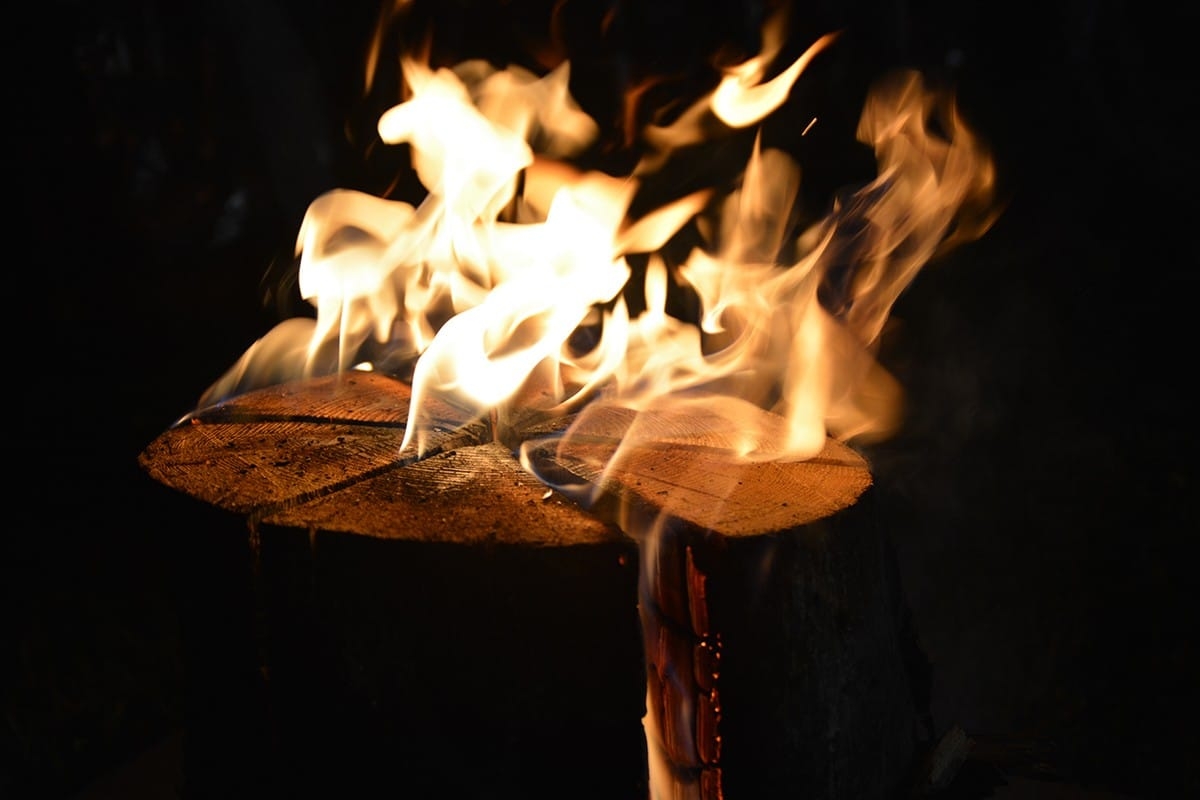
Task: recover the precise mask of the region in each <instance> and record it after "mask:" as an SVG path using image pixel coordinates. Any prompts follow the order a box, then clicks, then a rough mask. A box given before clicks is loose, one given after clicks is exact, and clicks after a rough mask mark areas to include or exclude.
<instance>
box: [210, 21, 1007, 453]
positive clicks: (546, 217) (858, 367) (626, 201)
mask: <svg viewBox="0 0 1200 800" xmlns="http://www.w3.org/2000/svg"><path fill="white" fill-rule="evenodd" d="M780 30H781V28H780V25H779V22H778V20H775V21H772V22H771V23H769V24H768V25H767V26H766V27H765V28H764V31H763V42H764V48H763V51H762V53H761V54H760V55H759V56H757V57H755V58H753V59H750V60H748V61H746V62H743V63H742V64H739V65H736V66H734V67H731V68H729V69H728V70H727V72H726V75H725V78H724V79H723V80H722V81H721V82H720V84H719V86H718V87H717V88H716V89H715V90H714V91H713V92H712V94H710V95H709V96H707V97H704V98H702V99H701V100H699V101H698V102H696V103H695V104H694V105H693V106H692V107H691V108H690V109H689V110H688V111H686V112H685V113H684V114H682V115H680V116H679V117H678V118H677V119H676V120H675V122H673V123H672V124H671V125H669V126H650V127H649V128H647V129H646V130H645V131H644V140H645V142H646V143H647V145H648V146H647V150H646V155H645V156H644V157H643V158H642V159H641V161H640V162H639V163H638V164H637V166H636V168H635V169H634V170H633V171H632V173H631V174H629V175H623V176H614V175H609V174H606V173H601V172H596V171H590V172H589V171H583V170H580V169H578V168H576V167H575V166H573V165H572V158H573V157H574V156H576V155H578V154H579V153H581V152H582V151H583V150H584V149H585V148H586V147H587V146H588V145H589V144H591V143H592V142H593V141H594V140H595V138H596V137H597V135H598V132H599V128H598V126H597V124H596V122H595V121H594V120H593V119H592V118H591V117H589V116H588V115H587V114H586V113H585V112H584V111H583V110H582V109H581V108H580V107H579V106H578V105H577V104H576V103H575V101H574V100H573V99H572V97H571V95H570V92H569V88H568V86H569V84H568V81H569V69H570V65H569V63H568V62H562V63H561V64H559V65H558V66H557V67H555V68H554V69H553V70H551V71H549V72H548V73H547V74H546V75H544V76H536V75H534V74H532V73H530V72H528V71H526V70H524V69H521V68H519V67H509V68H507V69H503V70H500V69H496V68H494V67H492V66H491V65H490V64H488V63H486V62H483V61H466V62H463V63H460V64H458V65H457V66H455V67H453V68H445V67H442V68H436V69H435V68H432V67H430V66H428V65H426V64H424V63H422V62H420V61H418V60H417V59H414V58H410V57H406V58H405V60H404V61H403V64H402V70H403V76H404V79H405V83H406V84H407V89H408V92H409V97H408V98H407V99H406V100H404V101H403V102H401V103H399V104H397V105H395V106H394V107H393V108H391V109H389V110H388V111H387V112H386V113H384V114H383V115H382V117H381V118H380V119H379V122H378V131H379V135H380V138H381V139H382V141H383V142H385V143H387V144H391V145H401V144H404V145H408V146H409V147H410V149H411V154H412V166H413V169H414V171H415V174H416V176H417V177H418V178H419V180H420V182H421V184H422V185H423V186H424V187H425V189H426V190H427V194H426V195H425V197H424V198H422V199H420V201H419V202H418V203H417V204H415V205H414V204H412V203H409V202H406V201H403V200H391V199H384V198H381V197H376V196H373V195H369V194H366V193H363V192H359V191H353V190H336V191H331V192H329V193H327V194H325V195H323V196H321V197H318V198H317V199H316V200H315V201H314V202H313V203H312V204H311V206H310V207H309V209H308V212H307V214H306V216H305V218H304V220H303V222H302V224H301V226H300V230H299V234H298V238H297V248H296V252H297V256H298V258H299V262H300V272H299V288H300V292H301V294H302V296H303V298H304V299H306V300H307V301H308V302H309V303H311V304H312V306H313V307H314V308H315V311H316V314H315V318H313V319H310V318H297V319H291V320H287V321H285V322H283V323H281V324H280V325H278V326H277V327H276V328H275V329H273V330H271V331H270V332H269V333H268V334H267V335H266V336H264V337H263V338H262V339H260V340H259V341H258V342H256V343H255V344H254V345H253V346H252V347H250V348H249V350H248V351H247V352H246V353H245V355H244V356H243V357H242V358H241V359H240V360H239V362H238V363H237V364H236V365H234V366H233V367H232V368H231V369H230V370H229V371H228V372H227V373H226V374H225V375H224V376H222V377H221V378H220V379H219V380H218V381H216V382H215V383H214V384H213V385H212V386H211V387H210V388H209V389H208V390H207V391H206V392H205V393H204V395H203V397H202V398H201V405H209V404H213V403H216V402H219V401H220V400H221V399H223V398H225V397H228V396H230V395H233V394H237V393H240V392H242V391H245V390H247V389H250V388H255V387H258V386H262V385H265V384H270V383H274V382H278V381H281V380H284V379H288V378H299V377H304V376H311V375H317V374H329V373H332V372H336V371H341V370H346V369H350V368H359V369H381V370H387V371H393V372H406V373H407V372H408V371H411V379H412V383H413V403H412V406H411V411H410V420H409V423H410V424H409V425H408V427H407V429H406V435H405V438H404V441H403V443H402V447H405V448H407V447H416V448H418V450H419V448H420V447H421V441H422V436H421V432H422V402H423V401H424V400H425V399H427V398H429V397H430V396H434V395H440V396H444V397H449V398H452V399H453V400H455V401H456V402H458V403H460V404H464V405H465V406H466V407H467V408H469V409H471V410H473V411H474V412H476V413H478V414H480V415H483V414H486V413H493V414H494V413H496V410H497V409H498V408H502V407H503V406H504V404H505V403H506V402H507V401H510V400H511V399H512V398H514V397H516V396H518V395H520V396H522V397H526V398H529V397H538V398H543V399H542V400H541V401H540V402H542V404H543V405H545V406H547V408H546V410H547V411H551V412H553V411H567V410H578V409H579V408H582V409H583V413H582V414H581V415H580V417H579V421H578V422H577V423H576V425H586V424H587V418H588V416H589V414H591V413H594V412H593V411H592V409H598V408H601V407H603V406H604V405H611V404H616V405H618V406H620V407H623V408H626V409H631V410H634V411H647V410H651V409H656V410H658V411H662V410H664V409H674V410H675V411H680V410H684V409H687V408H689V407H691V408H695V409H702V410H703V412H704V415H703V416H704V417H705V418H708V419H719V420H722V421H723V423H722V424H723V425H724V426H725V427H726V436H725V441H728V442H729V446H730V447H731V448H733V449H735V450H736V451H737V452H738V453H739V454H740V455H742V456H744V457H746V458H751V459H773V460H774V459H804V458H808V457H811V456H812V455H814V454H815V453H817V452H818V451H819V450H820V448H821V446H822V444H823V442H824V441H825V438H826V436H827V435H832V436H835V437H838V438H841V439H846V440H848V439H852V438H855V437H859V438H861V437H870V436H874V437H880V436H884V435H887V434H888V433H889V432H891V431H892V430H893V429H894V428H895V426H896V424H897V422H898V418H899V417H898V411H899V408H900V407H901V403H902V393H901V390H900V387H899V386H898V385H897V383H896V381H895V380H894V379H893V378H892V377H891V376H890V375H889V374H888V373H887V372H886V371H885V370H884V369H883V368H882V367H881V366H880V365H879V364H878V363H877V361H876V360H875V358H874V350H875V348H876V346H877V343H878V339H879V336H880V334H881V331H882V330H883V326H884V323H885V321H886V320H887V317H888V314H889V312H890V309H891V307H892V305H893V303H894V302H895V300H896V299H897V297H898V296H899V295H900V294H901V293H902V292H903V291H904V289H905V287H906V286H908V285H909V283H910V282H911V281H912V279H913V278H914V276H915V275H916V274H917V272H918V271H919V270H920V269H921V267H922V266H923V265H924V264H925V263H927V262H928V261H929V260H930V259H931V258H933V257H934V256H935V255H937V254H938V253H939V252H941V251H942V250H944V249H946V248H947V247H949V246H952V245H953V244H956V243H957V242H959V241H962V240H965V239H969V238H973V237H976V236H978V235H980V234H981V233H982V232H983V231H984V230H986V228H987V227H988V225H989V224H990V222H991V216H992V211H991V208H992V203H991V200H992V188H993V186H992V185H993V167H992V163H991V161H990V160H989V157H988V155H987V153H986V152H985V150H984V148H983V147H982V146H981V145H980V144H979V142H978V141H977V140H976V138H975V137H974V135H973V134H972V132H971V131H970V130H969V129H968V128H967V126H966V125H965V124H964V123H963V121H962V119H961V118H960V117H959V116H958V115H957V113H956V111H955V108H954V104H953V100H952V98H951V97H949V96H948V95H946V94H945V93H941V92H937V91H933V90H930V89H929V88H927V87H926V86H925V85H924V82H923V80H922V78H921V76H920V75H918V74H916V73H907V74H903V75H900V76H898V77H896V78H894V79H893V80H892V81H891V82H890V83H886V84H882V85H880V86H879V87H877V88H876V89H875V90H874V92H873V93H872V94H871V95H870V96H869V97H868V98H867V101H866V104H865V107H864V109H863V112H862V116H861V121H860V124H859V129H858V138H859V140H860V141H861V142H862V143H864V144H867V145H869V146H871V147H872V148H874V151H875V154H876V157H877V163H878V177H877V178H876V179H875V180H874V181H873V182H872V183H871V184H869V185H868V186H866V187H864V188H862V189H860V190H858V191H857V192H855V193H854V194H853V195H851V196H849V197H847V198H844V199H843V200H842V201H841V202H839V203H838V204H837V205H836V206H835V207H834V208H833V210H832V212H831V213H830V214H829V216H828V217H827V218H825V219H824V220H822V221H820V222H819V223H818V224H816V225H813V226H811V227H810V228H809V229H807V230H804V231H801V232H799V233H796V232H794V231H793V230H792V229H791V227H790V224H789V220H790V217H789V214H790V212H791V210H792V205H793V203H794V201H795V197H796V194H797V191H798V189H799V186H800V181H801V177H802V176H801V175H800V170H799V167H798V166H797V164H796V163H795V162H794V161H793V159H792V158H791V157H790V156H789V155H787V154H786V153H784V152H783V151H781V150H778V149H770V148H765V147H763V146H761V143H756V146H755V147H754V150H753V153H752V155H751V157H750V159H749V161H748V163H747V164H746V166H745V169H744V171H743V173H742V176H741V180H740V182H739V186H738V188H737V189H736V190H734V191H732V192H727V193H726V194H725V195H724V196H719V195H718V193H717V192H716V191H715V189H713V190H702V191H698V192H694V193H692V194H689V195H686V196H684V197H680V198H675V199H672V200H669V201H667V202H665V203H664V204H663V205H662V206H661V207H659V208H657V209H655V210H653V211H651V212H650V213H645V214H641V215H640V216H638V217H637V218H636V219H635V218H633V216H632V215H631V213H630V207H631V203H632V201H633V199H634V197H635V196H636V195H637V192H638V190H639V189H640V188H641V187H642V185H643V184H644V182H645V181H646V179H647V178H648V177H649V176H653V174H654V173H655V172H656V171H657V170H659V169H660V168H661V167H662V165H663V164H665V163H666V162H667V161H669V159H670V157H671V155H672V153H674V152H676V151H678V150H679V149H680V148H683V147H695V146H697V145H698V144H699V145H701V146H702V145H703V143H704V142H705V140H706V137H708V136H709V135H710V134H711V132H712V131H714V130H718V129H720V128H722V126H723V127H724V129H725V130H730V129H734V128H748V127H750V126H753V125H756V124H758V123H760V122H762V120H764V119H765V118H766V117H768V116H769V115H770V114H772V113H773V112H774V111H776V110H777V109H778V108H779V106H780V105H781V104H782V103H783V102H785V101H786V100H787V98H788V95H789V92H790V90H791V88H792V87H793V85H794V84H795V82H796V81H797V80H799V79H800V77H801V76H802V74H803V72H804V69H805V67H806V66H808V64H810V63H811V62H812V61H813V60H814V59H815V58H818V57H819V56H820V53H821V52H822V51H824V50H826V49H827V48H829V47H831V46H834V45H835V43H836V38H837V37H836V35H835V34H830V35H827V36H824V37H822V38H820V39H819V40H818V41H816V42H815V43H814V44H813V45H812V46H811V47H810V48H809V49H808V50H807V51H806V52H805V53H804V54H803V55H801V56H800V57H799V58H798V59H796V61H795V62H794V63H792V64H791V65H790V66H788V67H786V68H785V69H784V70H782V71H781V72H779V73H778V74H777V75H776V76H775V77H773V78H771V79H769V80H766V77H767V75H768V74H769V72H768V70H769V67H770V65H771V64H772V62H773V59H774V57H775V55H776V53H777V51H778V49H779V44H780V41H779V40H780ZM812 124H814V123H812V122H810V123H809V125H808V127H811V126H812ZM806 131H807V127H806V128H805V130H804V131H797V136H799V135H802V134H803V133H804V132H806ZM685 228H686V229H688V230H689V231H691V232H693V233H698V234H699V240H698V241H699V243H698V244H696V245H694V246H693V247H692V249H691V252H690V255H688V256H687V258H686V260H685V261H684V262H683V263H681V264H679V263H676V264H672V263H671V262H670V261H669V260H668V259H667V258H666V257H665V256H664V253H663V251H664V248H665V247H666V245H667V244H668V243H669V242H671V241H672V240H673V238H675V237H677V236H678V235H679V234H680V232H681V231H683V230H684V229H685ZM781 254H788V255H787V257H786V258H784V257H782V255H781ZM633 259H640V261H639V263H641V264H644V265H645V267H644V269H641V270H638V271H635V270H634V269H633V268H632V267H631V260H633ZM635 275H636V276H637V278H636V280H638V281H639V282H640V285H639V286H636V287H634V286H633V285H632V284H633V281H634V280H635ZM681 288H682V290H685V291H688V292H691V293H693V294H694V296H695V297H696V298H698V302H699V307H700V312H699V316H698V318H697V319H694V320H684V319H680V318H678V317H676V316H673V315H672V314H671V313H669V312H668V310H667V308H668V301H667V299H668V296H669V294H670V292H671V291H672V290H676V291H679V290H680V289H681ZM633 289H637V290H640V293H641V295H642V296H643V297H644V308H639V309H638V310H637V312H636V313H634V312H632V311H631V309H630V304H629V301H628V299H627V295H628V293H629V292H630V291H631V290H633ZM545 398H548V400H547V399H545ZM530 402H532V401H530ZM751 407H753V408H754V409H765V410H767V411H770V412H773V413H774V414H776V415H779V416H780V417H782V418H783V419H784V420H785V425H784V434H783V436H782V437H780V436H779V435H778V432H777V431H775V430H771V431H765V430H759V429H757V427H756V426H758V425H760V424H761V423H759V422H755V420H762V419H764V417H763V415H761V414H749V413H746V412H747V409H749V408H751Z"/></svg>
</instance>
